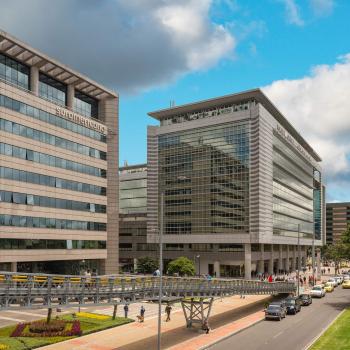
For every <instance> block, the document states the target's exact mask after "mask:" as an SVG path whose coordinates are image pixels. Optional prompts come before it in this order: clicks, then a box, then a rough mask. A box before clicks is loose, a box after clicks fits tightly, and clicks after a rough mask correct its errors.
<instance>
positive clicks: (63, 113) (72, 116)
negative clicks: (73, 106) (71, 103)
mask: <svg viewBox="0 0 350 350" xmlns="http://www.w3.org/2000/svg"><path fill="white" fill-rule="evenodd" d="M56 115H58V116H60V117H63V118H65V119H68V120H71V121H73V122H75V123H77V124H81V125H83V126H86V127H87V128H90V129H93V130H96V131H98V132H101V133H103V134H104V135H107V127H106V126H105V125H102V124H100V123H97V122H95V121H94V120H91V119H88V118H84V117H82V116H80V115H78V114H76V113H74V112H71V111H69V110H67V109H64V108H60V107H56Z"/></svg>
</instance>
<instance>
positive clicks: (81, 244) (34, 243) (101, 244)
mask: <svg viewBox="0 0 350 350" xmlns="http://www.w3.org/2000/svg"><path fill="white" fill-rule="evenodd" d="M0 249H106V241H81V240H74V241H73V240H58V239H12V238H11V239H9V238H0Z"/></svg>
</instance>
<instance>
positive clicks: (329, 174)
mask: <svg viewBox="0 0 350 350" xmlns="http://www.w3.org/2000/svg"><path fill="white" fill-rule="evenodd" d="M263 90H264V92H265V93H266V94H267V96H269V97H270V98H271V100H272V101H273V102H274V103H276V105H277V106H278V108H279V109H280V110H281V112H282V113H283V114H284V115H286V117H287V118H288V119H289V120H290V121H291V123H292V124H293V125H294V126H295V127H296V129H297V130H299V131H300V132H301V134H302V135H303V136H304V137H305V138H306V140H307V141H308V142H309V143H310V144H311V145H312V147H313V148H314V149H315V150H316V151H317V152H318V153H319V154H320V156H321V158H323V164H322V165H323V169H324V175H325V178H326V180H327V184H328V188H330V189H331V188H334V189H336V188H338V189H339V188H341V187H342V188H343V193H344V189H346V188H350V187H349V186H350V162H349V159H350V137H349V135H350V114H349V113H350V112H349V111H350V99H349V94H348V91H350V53H349V54H346V55H344V56H342V57H340V58H339V60H338V61H337V62H336V63H335V64H333V65H319V66H316V67H314V68H313V69H312V70H311V72H310V74H309V75H307V76H305V77H303V78H301V79H295V80H279V81H275V82H273V83H272V84H271V85H268V86H266V87H264V88H263ZM345 184H346V186H344V185H345ZM337 193H338V192H337ZM345 193H346V191H345ZM337 195H338V196H339V194H337Z"/></svg>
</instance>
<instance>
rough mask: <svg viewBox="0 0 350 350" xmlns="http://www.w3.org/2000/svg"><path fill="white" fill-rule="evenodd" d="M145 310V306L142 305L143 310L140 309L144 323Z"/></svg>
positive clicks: (141, 319) (141, 320)
mask: <svg viewBox="0 0 350 350" xmlns="http://www.w3.org/2000/svg"><path fill="white" fill-rule="evenodd" d="M145 312H146V310H145V308H144V307H143V305H141V309H140V322H143V321H144V320H145Z"/></svg>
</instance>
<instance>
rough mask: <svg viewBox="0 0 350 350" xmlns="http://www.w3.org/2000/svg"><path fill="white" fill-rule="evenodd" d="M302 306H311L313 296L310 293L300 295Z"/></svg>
mask: <svg viewBox="0 0 350 350" xmlns="http://www.w3.org/2000/svg"><path fill="white" fill-rule="evenodd" d="M299 299H300V301H301V305H302V306H309V305H311V304H312V297H311V295H310V294H301V295H300V296H299Z"/></svg>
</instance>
